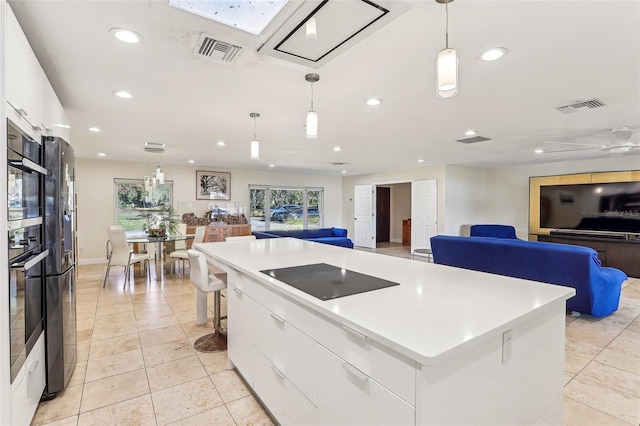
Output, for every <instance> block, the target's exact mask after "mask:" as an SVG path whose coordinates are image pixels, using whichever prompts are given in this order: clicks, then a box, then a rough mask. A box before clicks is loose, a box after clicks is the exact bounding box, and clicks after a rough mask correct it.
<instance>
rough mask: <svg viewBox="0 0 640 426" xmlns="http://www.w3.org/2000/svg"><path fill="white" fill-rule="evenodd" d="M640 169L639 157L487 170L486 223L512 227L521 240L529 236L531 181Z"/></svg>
mask: <svg viewBox="0 0 640 426" xmlns="http://www.w3.org/2000/svg"><path fill="white" fill-rule="evenodd" d="M638 169H640V156H638V155H631V156H623V157H615V156H614V157H608V158H599V159H594V160H582V161H572V162H569V161H565V162H559V163H547V164H535V165H528V166H517V167H507V168H502V169H494V170H487V171H486V191H487V192H486V202H485V208H484V212H485V217H484V219H485V221H486V222H487V223H501V224H507V225H513V226H515V228H516V233H517V234H518V237H520V238H523V239H526V238H528V233H529V178H530V177H534V176H553V175H566V174H573V173H589V172H609V171H623V170H638Z"/></svg>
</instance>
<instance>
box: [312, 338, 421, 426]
mask: <svg viewBox="0 0 640 426" xmlns="http://www.w3.org/2000/svg"><path fill="white" fill-rule="evenodd" d="M318 358H319V364H318V365H319V366H320V371H319V374H318V417H317V419H316V423H317V424H320V425H322V424H343V425H367V426H370V425H381V426H382V425H396V426H398V425H414V424H415V408H414V407H413V406H411V405H410V404H407V403H406V402H405V401H403V400H402V399H401V398H399V397H398V396H396V395H395V394H393V393H392V392H390V391H389V390H387V389H385V388H384V387H383V386H381V385H380V384H379V383H377V382H376V381H375V380H373V379H371V377H369V376H368V375H366V374H365V373H363V372H362V371H360V370H359V369H357V368H356V367H354V366H353V365H352V364H350V363H348V362H346V361H345V360H343V359H342V358H340V357H338V356H336V355H335V354H333V353H332V352H330V351H328V350H326V349H324V348H320V349H319V353H318Z"/></svg>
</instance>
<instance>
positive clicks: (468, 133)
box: [464, 129, 478, 136]
mask: <svg viewBox="0 0 640 426" xmlns="http://www.w3.org/2000/svg"><path fill="white" fill-rule="evenodd" d="M464 134H465V135H467V136H475V135H477V134H478V131H477V130H472V129H469V130H467V131H466V132H464Z"/></svg>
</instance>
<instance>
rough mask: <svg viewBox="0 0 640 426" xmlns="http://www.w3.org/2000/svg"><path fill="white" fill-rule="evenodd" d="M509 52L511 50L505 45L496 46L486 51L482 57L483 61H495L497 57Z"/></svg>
mask: <svg viewBox="0 0 640 426" xmlns="http://www.w3.org/2000/svg"><path fill="white" fill-rule="evenodd" d="M507 53H509V51H508V50H507V49H505V48H504V47H495V48H493V49H489V50H487V51H486V52H484V53H483V54H482V56H481V58H482V60H483V61H495V60H496V59H500V58H502V57H503V56H504V55H506V54H507Z"/></svg>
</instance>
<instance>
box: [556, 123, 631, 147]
mask: <svg viewBox="0 0 640 426" xmlns="http://www.w3.org/2000/svg"><path fill="white" fill-rule="evenodd" d="M633 132H634V131H633V130H632V129H630V128H629V126H624V127H619V128H617V129H613V131H612V134H613V139H612V141H611V142H610V143H608V144H604V145H603V144H597V143H578V142H545V144H553V145H575V146H583V147H585V148H573V149H563V150H546V149H545V150H543V153H545V154H553V153H561V152H578V151H601V152H606V153H609V154H625V153H627V152H629V151H631V150H640V142H639V143H633V142H631V141H630V139H631V136H632V135H633Z"/></svg>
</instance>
